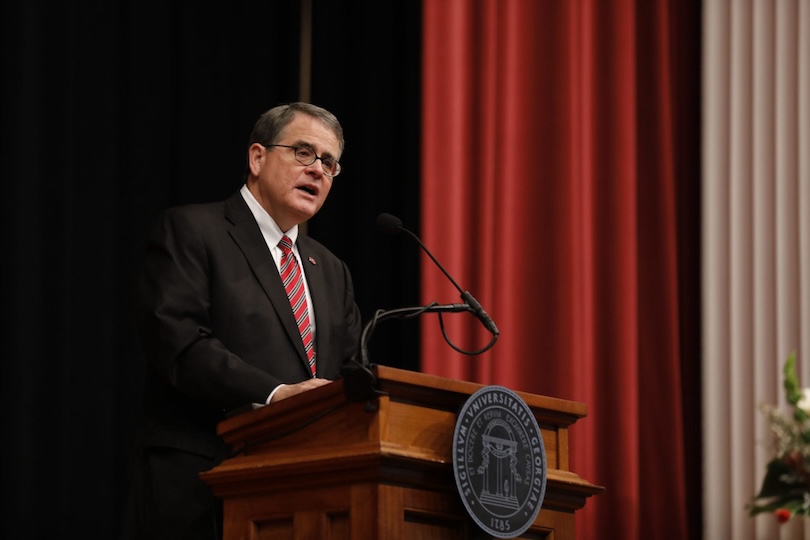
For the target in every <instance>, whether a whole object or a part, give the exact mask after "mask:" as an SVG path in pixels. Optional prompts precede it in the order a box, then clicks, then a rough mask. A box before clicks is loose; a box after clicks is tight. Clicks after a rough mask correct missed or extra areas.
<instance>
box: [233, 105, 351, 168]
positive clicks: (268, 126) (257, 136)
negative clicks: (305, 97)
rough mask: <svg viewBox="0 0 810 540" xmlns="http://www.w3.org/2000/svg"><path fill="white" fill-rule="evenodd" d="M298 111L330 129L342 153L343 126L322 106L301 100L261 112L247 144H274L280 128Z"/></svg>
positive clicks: (343, 144) (343, 142) (290, 120)
mask: <svg viewBox="0 0 810 540" xmlns="http://www.w3.org/2000/svg"><path fill="white" fill-rule="evenodd" d="M298 113H301V114H306V115H308V116H311V117H313V118H317V119H318V120H320V121H321V122H323V124H324V125H325V126H327V127H328V128H329V129H331V130H332V132H333V133H334V134H335V137H337V140H338V143H339V144H340V154H341V155H342V154H343V148H344V146H345V145H346V142H345V141H344V139H343V127H341V125H340V122H339V121H338V119H337V117H335V115H334V114H332V113H331V112H329V111H327V110H326V109H324V108H322V107H318V106H317V105H312V104H311V103H304V102H301V101H297V102H294V103H288V104H286V105H279V106H277V107H273V108H272V109H270V110H269V111H266V112H265V113H264V114H262V115H261V116H260V117H259V119H258V120H256V124H255V125H254V126H253V132H251V134H250V141H249V142H248V146H250V145H251V144H253V143H259V144H261V145H263V146H268V145H271V144H276V142H277V141H278V137H279V135H280V134H281V132H282V130H283V129H284V128H285V127H287V125H288V124H289V123H290V122H292V121H293V119H294V118H295V115H296V114H298Z"/></svg>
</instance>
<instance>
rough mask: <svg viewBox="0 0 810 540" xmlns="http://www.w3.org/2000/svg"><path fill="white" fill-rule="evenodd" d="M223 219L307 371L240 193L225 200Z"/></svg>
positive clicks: (277, 281)
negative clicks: (229, 225)
mask: <svg viewBox="0 0 810 540" xmlns="http://www.w3.org/2000/svg"><path fill="white" fill-rule="evenodd" d="M225 217H226V218H227V220H228V221H229V222H230V223H231V224H232V226H231V228H230V230H229V231H228V232H229V234H230V235H231V238H233V240H234V242H236V244H237V245H238V246H239V249H241V250H242V253H244V255H245V259H246V260H247V263H248V265H249V266H250V268H251V269H252V270H253V274H254V275H255V276H256V279H257V280H258V281H259V284H260V285H261V287H262V289H264V292H265V294H267V298H268V299H269V300H270V303H271V304H272V306H273V309H274V310H275V311H276V314H277V315H278V317H279V320H281V323H282V325H283V326H284V329H285V331H286V332H287V334H288V335H289V336H290V339H291V340H292V342H293V343H294V344H295V345H296V350H298V356H299V357H300V359H301V362H303V363H304V366H305V367H306V368H307V369H309V363H308V362H307V355H306V352H305V351H304V344H303V343H302V342H301V334H300V333H299V332H298V326H297V325H296V324H295V317H294V316H293V313H292V309H290V301H289V299H288V298H287V292H286V291H285V290H284V285H283V284H282V282H281V276H279V274H278V268H277V267H276V263H275V262H274V261H273V256H272V255H271V254H270V250H269V249H268V248H267V243H266V242H265V241H264V237H263V236H262V233H261V231H260V230H259V226H258V224H256V220H255V219H254V218H253V214H252V213H251V212H250V208H248V206H247V203H245V200H244V199H243V198H242V195H241V194H240V193H239V192H237V193H236V194H235V195H233V196H231V197H230V198H229V199H227V200H226V201H225Z"/></svg>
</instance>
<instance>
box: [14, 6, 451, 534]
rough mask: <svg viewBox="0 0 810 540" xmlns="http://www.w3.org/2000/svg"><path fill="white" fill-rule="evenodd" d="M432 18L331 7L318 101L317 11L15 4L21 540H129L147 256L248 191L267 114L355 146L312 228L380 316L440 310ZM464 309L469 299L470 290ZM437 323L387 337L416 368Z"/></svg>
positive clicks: (382, 359)
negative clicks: (430, 91)
mask: <svg viewBox="0 0 810 540" xmlns="http://www.w3.org/2000/svg"><path fill="white" fill-rule="evenodd" d="M419 4H420V3H419V2H398V1H397V2H374V1H370V0H369V1H365V2H361V1H353V2H352V1H342V0H329V1H327V0H323V1H321V0H315V1H314V2H313V5H312V73H311V81H312V83H311V88H309V89H302V88H299V78H300V72H299V65H300V62H299V53H300V51H299V49H300V39H301V35H300V28H301V6H300V3H299V2H298V1H292V0H290V1H273V2H263V3H242V2H221V1H214V2H208V3H205V2H202V3H198V2H192V1H185V2H151V1H146V2H134V1H85V2H46V1H44V0H12V1H5V2H3V4H2V12H0V36H2V37H0V39H2V53H0V55H1V56H0V58H1V59H2V60H1V61H2V64H1V67H2V81H3V82H2V85H1V86H0V87H1V88H2V109H0V110H1V111H2V117H1V118H0V119H1V120H2V124H1V127H0V133H2V141H1V144H0V178H2V182H3V188H4V189H3V196H2V212H0V216H2V220H3V221H2V230H3V233H4V238H3V261H4V263H3V268H4V270H5V272H4V274H5V277H4V279H3V280H2V300H3V307H4V309H3V311H4V314H5V317H4V318H5V320H4V322H3V324H2V343H3V349H4V353H3V360H2V365H3V371H2V378H1V379H0V380H1V381H2V386H0V395H2V424H0V428H1V429H2V430H3V440H4V444H3V447H4V456H3V460H2V477H1V478H0V483H1V485H2V490H3V492H4V494H5V502H4V504H3V505H2V506H1V507H0V508H2V512H3V514H4V515H3V518H2V527H3V531H4V532H3V536H4V537H6V538H22V537H25V538H46V537H57V536H59V535H60V534H66V533H72V534H75V535H78V536H80V537H82V538H88V539H93V538H99V539H110V538H114V537H115V535H116V532H117V528H118V522H119V519H120V513H121V509H122V504H123V499H124V494H125V488H126V463H127V459H128V457H129V452H130V446H131V443H132V441H133V435H134V426H135V422H136V419H137V413H138V408H139V406H140V392H141V373H142V363H143V359H142V357H141V354H140V350H139V345H138V341H137V336H136V334H135V328H134V317H133V305H134V294H135V282H136V277H137V272H138V266H139V262H140V256H141V249H142V242H143V239H144V237H145V235H146V232H147V230H148V228H149V226H150V224H151V222H152V220H153V218H154V216H155V214H156V213H157V212H158V211H160V210H162V209H163V208H165V207H168V206H172V205H177V204H184V203H191V202H205V201H213V200H219V199H223V198H225V197H227V196H228V195H230V194H232V193H233V192H234V191H235V190H236V189H238V188H239V186H240V185H241V181H242V172H243V167H244V154H245V150H246V141H247V137H248V135H249V133H250V129H251V127H252V125H253V122H254V120H255V119H256V117H257V116H258V115H259V114H261V113H262V112H263V111H264V110H266V109H268V108H270V107H272V106H274V105H276V104H278V103H281V102H288V101H295V100H297V99H298V98H299V96H300V95H301V92H302V91H304V90H306V91H307V92H311V101H312V102H314V103H317V104H319V105H322V106H325V107H326V108H328V109H330V110H332V111H333V112H334V113H335V114H336V115H337V116H338V118H340V119H341V121H342V123H343V126H344V129H345V131H346V139H347V146H346V152H345V154H344V156H343V159H342V163H343V167H344V172H343V173H342V174H341V175H340V177H338V179H337V180H336V181H335V185H334V187H333V189H332V193H331V195H330V198H329V200H328V201H327V203H326V205H325V207H324V209H323V210H322V211H321V213H320V214H319V215H318V216H317V217H316V218H315V219H314V220H312V222H311V223H310V224H309V227H308V230H309V234H310V235H311V236H313V237H315V238H317V239H319V240H320V241H322V242H323V243H324V244H326V245H327V246H328V247H330V248H331V249H332V250H333V251H334V252H336V253H337V254H338V255H339V256H341V257H342V258H344V259H345V260H346V262H347V263H348V264H349V267H350V268H351V269H352V272H353V276H354V280H355V286H356V293H357V300H358V304H359V305H360V307H361V310H362V312H363V315H364V318H366V319H367V318H368V317H369V316H370V315H371V314H372V313H373V312H374V310H376V309H378V308H392V307H401V306H406V305H416V304H417V303H418V286H419V276H418V265H419V260H420V257H422V256H423V255H422V254H421V253H419V251H418V248H417V247H416V246H415V245H414V244H413V243H412V242H411V241H409V239H408V238H407V237H405V236H404V235H401V236H399V237H393V238H391V237H387V236H383V235H382V234H381V233H379V232H377V231H376V227H375V217H376V215H377V214H378V213H380V212H390V213H393V214H396V215H398V216H400V217H401V218H402V220H403V222H404V223H405V225H406V226H407V227H408V228H409V229H411V230H413V231H414V232H417V233H418V232H419V230H418V223H419V221H418V219H419V216H418V208H419V207H418V196H419V193H418V192H419V111H420V107H419V92H420V81H419V62H420V11H419ZM449 292H451V293H452V291H449ZM417 354H418V333H417V326H416V323H415V322H399V321H394V322H387V323H385V325H383V326H382V327H380V329H379V330H378V331H377V332H376V333H375V335H374V340H373V342H372V343H371V357H372V360H373V361H375V362H377V363H382V364H387V365H392V366H396V367H402V368H406V369H416V368H417V367H418V366H417Z"/></svg>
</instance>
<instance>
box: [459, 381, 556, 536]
mask: <svg viewBox="0 0 810 540" xmlns="http://www.w3.org/2000/svg"><path fill="white" fill-rule="evenodd" d="M453 472H454V474H455V477H456V488H457V489H458V492H459V495H461V500H462V501H463V502H464V506H465V507H466V508H467V513H468V514H469V515H470V517H472V519H473V520H474V521H475V522H476V523H477V524H478V526H479V527H481V528H482V529H483V530H484V531H486V532H487V533H489V534H491V535H492V536H495V537H496V538H515V537H517V536H520V535H521V534H523V533H524V532H525V531H526V530H527V529H528V528H529V527H531V525H532V523H534V520H535V518H536V517H537V514H538V513H539V512H540V507H541V506H542V504H543V497H544V496H545V493H546V472H547V471H546V450H545V446H544V445H543V438H542V436H541V433H540V427H539V426H538V425H537V420H536V419H535V417H534V414H532V411H531V409H530V408H529V406H528V405H526V402H524V401H523V399H521V398H520V396H518V395H517V394H516V393H514V392H513V391H511V390H509V389H508V388H504V387H502V386H485V387H483V388H481V389H480V390H478V391H477V392H475V393H474V394H473V395H471V396H470V397H469V399H468V400H467V401H466V403H465V404H464V405H463V406H462V408H461V410H460V411H459V413H458V418H457V419H456V427H455V430H454V432H453Z"/></svg>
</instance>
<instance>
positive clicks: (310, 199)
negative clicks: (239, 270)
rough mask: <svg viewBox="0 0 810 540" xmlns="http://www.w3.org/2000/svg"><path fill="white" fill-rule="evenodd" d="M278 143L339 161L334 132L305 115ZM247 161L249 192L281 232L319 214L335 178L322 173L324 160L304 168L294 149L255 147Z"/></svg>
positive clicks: (299, 114)
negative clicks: (304, 149)
mask: <svg viewBox="0 0 810 540" xmlns="http://www.w3.org/2000/svg"><path fill="white" fill-rule="evenodd" d="M276 143H277V144H284V145H288V146H301V145H306V146H309V147H310V148H312V149H313V150H314V151H315V153H316V154H318V155H319V156H321V157H324V158H325V157H327V156H331V157H333V158H335V159H339V158H340V144H339V143H338V139H337V137H336V136H335V134H334V133H333V132H332V130H331V129H329V128H328V127H327V126H326V125H325V124H323V123H322V122H321V121H320V120H318V119H316V118H313V117H311V116H308V115H306V114H301V113H298V114H297V115H296V116H295V118H294V119H293V121H292V122H290V123H289V124H288V125H287V127H285V128H284V130H283V131H282V132H281V137H279V140H278V141H276ZM248 159H249V165H250V173H251V176H250V178H248V189H250V191H251V193H252V194H253V196H254V197H255V198H256V200H257V201H259V203H260V204H261V205H262V207H263V208H264V209H265V210H266V211H267V213H268V214H270V216H271V217H272V218H273V219H274V220H275V221H276V223H277V224H278V226H279V227H280V228H281V230H282V231H288V230H289V229H290V228H291V227H293V226H294V225H296V224H299V223H302V222H304V221H306V220H308V219H310V218H311V217H312V216H314V215H315V214H317V213H318V210H320V209H321V206H323V203H324V202H325V201H326V197H327V195H329V190H330V189H332V178H331V177H330V176H326V175H325V174H324V173H323V165H322V163H321V160H319V159H316V160H315V162H314V163H313V164H312V165H301V164H300V163H299V162H298V161H296V159H295V151H294V150H293V149H292V148H284V147H280V146H268V147H267V148H265V147H263V146H262V145H260V144H253V145H251V147H250V148H249V149H248Z"/></svg>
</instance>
